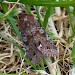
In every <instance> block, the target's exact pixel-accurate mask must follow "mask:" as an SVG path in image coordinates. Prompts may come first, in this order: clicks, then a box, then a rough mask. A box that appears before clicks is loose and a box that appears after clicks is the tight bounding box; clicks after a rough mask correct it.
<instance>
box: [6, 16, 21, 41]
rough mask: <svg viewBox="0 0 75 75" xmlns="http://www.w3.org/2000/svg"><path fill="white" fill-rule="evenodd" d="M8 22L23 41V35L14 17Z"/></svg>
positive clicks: (9, 18)
mask: <svg viewBox="0 0 75 75" xmlns="http://www.w3.org/2000/svg"><path fill="white" fill-rule="evenodd" d="M7 20H8V21H9V22H10V24H11V27H13V30H14V31H15V32H16V34H17V35H18V36H19V38H20V39H21V40H22V35H21V33H20V31H19V29H18V28H17V26H16V23H17V22H16V19H14V18H13V17H10V16H9V17H8V18H7Z"/></svg>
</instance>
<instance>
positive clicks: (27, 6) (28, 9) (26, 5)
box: [24, 3, 32, 15]
mask: <svg viewBox="0 0 75 75" xmlns="http://www.w3.org/2000/svg"><path fill="white" fill-rule="evenodd" d="M24 4H25V8H26V10H27V12H28V13H29V14H30V15H31V14H32V13H31V10H30V7H29V5H28V4H26V3H24Z"/></svg>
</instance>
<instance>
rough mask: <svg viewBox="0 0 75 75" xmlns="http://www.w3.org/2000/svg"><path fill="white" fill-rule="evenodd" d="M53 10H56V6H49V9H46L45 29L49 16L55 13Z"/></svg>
mask: <svg viewBox="0 0 75 75" xmlns="http://www.w3.org/2000/svg"><path fill="white" fill-rule="evenodd" d="M53 11H54V7H51V6H49V7H48V9H47V11H46V14H45V18H44V23H43V25H44V26H43V27H44V29H46V26H47V23H48V18H49V17H50V16H51V15H52V14H53Z"/></svg>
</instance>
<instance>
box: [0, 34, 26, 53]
mask: <svg viewBox="0 0 75 75" xmlns="http://www.w3.org/2000/svg"><path fill="white" fill-rule="evenodd" d="M0 38H3V39H4V40H6V41H7V42H10V43H12V44H13V45H14V46H16V47H18V48H19V49H20V50H21V51H22V53H25V50H24V49H23V48H22V47H21V46H20V45H19V44H18V43H16V42H14V41H13V40H11V39H9V38H6V37H4V36H3V35H1V34H0Z"/></svg>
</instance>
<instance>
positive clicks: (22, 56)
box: [16, 51, 37, 70]
mask: <svg viewBox="0 0 75 75" xmlns="http://www.w3.org/2000/svg"><path fill="white" fill-rule="evenodd" d="M16 53H17V54H18V55H19V56H20V57H21V58H23V59H24V60H25V61H26V62H28V64H30V65H31V66H32V67H33V68H34V69H35V70H37V67H36V66H35V65H34V64H33V63H32V62H31V61H30V60H29V59H28V58H27V57H26V56H24V55H23V54H22V53H20V52H18V51H17V52H16Z"/></svg>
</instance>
